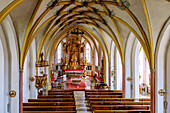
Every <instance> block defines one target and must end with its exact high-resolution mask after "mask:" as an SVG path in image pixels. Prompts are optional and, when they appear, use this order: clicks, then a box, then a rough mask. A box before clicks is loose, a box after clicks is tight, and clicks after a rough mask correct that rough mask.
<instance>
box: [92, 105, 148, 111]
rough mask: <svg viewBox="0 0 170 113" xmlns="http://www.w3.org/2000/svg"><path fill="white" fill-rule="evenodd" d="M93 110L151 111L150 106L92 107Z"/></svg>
mask: <svg viewBox="0 0 170 113" xmlns="http://www.w3.org/2000/svg"><path fill="white" fill-rule="evenodd" d="M91 110H92V111H94V110H150V105H92V107H91Z"/></svg>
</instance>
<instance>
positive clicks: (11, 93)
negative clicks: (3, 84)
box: [9, 90, 16, 98]
mask: <svg viewBox="0 0 170 113" xmlns="http://www.w3.org/2000/svg"><path fill="white" fill-rule="evenodd" d="M9 96H10V97H11V98H14V97H15V96H16V91H14V90H11V91H10V92H9Z"/></svg>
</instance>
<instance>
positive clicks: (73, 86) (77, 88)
mask: <svg viewBox="0 0 170 113" xmlns="http://www.w3.org/2000/svg"><path fill="white" fill-rule="evenodd" d="M67 87H68V88H69V89H72V90H76V91H79V90H81V91H82V90H85V87H86V85H85V83H84V82H80V84H79V85H73V84H72V81H71V79H69V82H67Z"/></svg>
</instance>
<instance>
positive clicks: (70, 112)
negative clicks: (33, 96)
mask: <svg viewBox="0 0 170 113" xmlns="http://www.w3.org/2000/svg"><path fill="white" fill-rule="evenodd" d="M23 113H77V111H23Z"/></svg>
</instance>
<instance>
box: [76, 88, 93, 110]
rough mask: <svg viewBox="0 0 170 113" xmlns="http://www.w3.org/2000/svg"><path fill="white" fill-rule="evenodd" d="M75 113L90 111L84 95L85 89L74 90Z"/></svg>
mask: <svg viewBox="0 0 170 113" xmlns="http://www.w3.org/2000/svg"><path fill="white" fill-rule="evenodd" d="M74 98H75V104H76V110H77V113H92V112H91V111H90V107H89V105H88V102H87V99H86V97H85V91H74Z"/></svg>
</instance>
